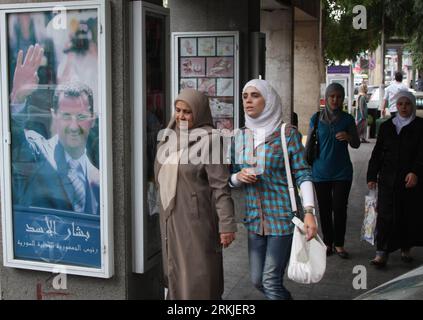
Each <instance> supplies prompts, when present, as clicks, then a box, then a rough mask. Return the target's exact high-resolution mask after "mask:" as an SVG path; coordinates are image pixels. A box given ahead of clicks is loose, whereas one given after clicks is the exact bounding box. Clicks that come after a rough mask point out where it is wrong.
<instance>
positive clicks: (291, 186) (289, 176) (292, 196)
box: [281, 123, 297, 216]
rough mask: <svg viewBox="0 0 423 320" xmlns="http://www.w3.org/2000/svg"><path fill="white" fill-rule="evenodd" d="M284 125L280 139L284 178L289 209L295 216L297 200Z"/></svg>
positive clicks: (283, 125) (284, 125)
mask: <svg viewBox="0 0 423 320" xmlns="http://www.w3.org/2000/svg"><path fill="white" fill-rule="evenodd" d="M285 127H286V123H284V124H282V127H281V140H282V149H283V158H284V160H285V170H286V178H287V179H288V190H289V198H290V200H291V209H292V213H293V214H294V215H295V216H296V215H297V201H296V199H295V189H294V184H293V182H292V174H291V166H290V164H289V155H288V146H287V144H286V135H285Z"/></svg>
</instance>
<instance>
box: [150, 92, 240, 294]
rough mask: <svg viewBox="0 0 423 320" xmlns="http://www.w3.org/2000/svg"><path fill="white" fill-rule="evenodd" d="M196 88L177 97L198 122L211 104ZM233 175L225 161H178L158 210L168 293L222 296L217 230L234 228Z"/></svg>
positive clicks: (220, 253) (218, 231)
mask: <svg viewBox="0 0 423 320" xmlns="http://www.w3.org/2000/svg"><path fill="white" fill-rule="evenodd" d="M192 94H193V95H194V96H196V95H197V93H195V92H189V94H188V95H187V93H186V92H185V94H181V95H180V96H179V97H178V99H177V100H184V101H187V102H188V104H189V105H190V106H191V108H192V109H193V114H194V122H195V120H198V119H199V118H204V110H206V109H204V108H206V107H207V109H208V104H207V105H206V106H204V105H201V103H200V105H198V103H197V102H196V101H198V99H197V100H196V99H192V97H191V95H192ZM200 98H201V97H200ZM199 100H202V99H199ZM205 101H207V100H205ZM204 103H205V102H204ZM202 108H203V109H202ZM208 113H210V111H209V109H208ZM197 115H198V118H197V119H196V117H197ZM207 117H210V118H211V115H207ZM155 169H156V177H157V174H158V172H157V171H158V170H160V166H159V165H157V163H156V167H155ZM229 177H230V173H229V168H228V166H226V165H223V164H218V165H216V164H198V165H193V164H183V165H181V164H179V165H178V178H177V184H176V195H175V198H174V201H173V204H172V206H171V208H172V209H171V210H164V209H163V208H161V213H160V227H161V236H162V252H163V268H164V276H165V281H166V285H167V287H168V296H167V299H172V300H173V299H177V300H186V299H187V300H188V299H189V300H192V299H196V300H200V299H201V300H205V299H220V298H221V295H222V293H223V263H222V246H221V244H220V236H219V233H225V232H235V231H236V223H235V217H234V209H233V201H232V199H231V196H230V189H229V186H228V181H229Z"/></svg>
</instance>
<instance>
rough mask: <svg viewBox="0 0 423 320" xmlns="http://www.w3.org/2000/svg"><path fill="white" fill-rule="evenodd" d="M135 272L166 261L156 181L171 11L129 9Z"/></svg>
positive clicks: (146, 6)
mask: <svg viewBox="0 0 423 320" xmlns="http://www.w3.org/2000/svg"><path fill="white" fill-rule="evenodd" d="M130 10H131V17H132V23H131V26H132V30H131V39H132V41H131V46H132V47H131V66H132V67H131V98H132V101H131V105H132V120H133V123H132V128H133V131H132V144H133V145H132V150H133V152H132V154H133V159H132V164H133V167H132V172H133V178H132V179H133V180H132V183H133V187H132V199H133V206H132V207H133V215H132V234H133V239H132V244H133V245H132V248H133V259H132V261H133V272H135V273H145V272H146V271H148V270H149V269H150V268H151V267H153V266H155V265H157V264H158V263H159V262H160V258H161V241H160V224H159V203H158V201H159V199H158V194H157V189H156V185H155V179H154V159H155V157H156V151H157V150H156V149H157V144H158V141H157V136H158V134H159V131H160V130H161V129H164V128H166V125H167V123H168V121H169V110H168V108H167V107H168V106H169V98H170V95H169V92H170V85H169V84H170V62H169V52H170V39H169V27H170V25H169V9H165V8H163V7H160V6H157V5H154V4H151V3H148V2H145V1H132V2H131V3H130Z"/></svg>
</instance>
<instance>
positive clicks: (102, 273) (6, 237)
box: [0, 0, 114, 278]
mask: <svg viewBox="0 0 423 320" xmlns="http://www.w3.org/2000/svg"><path fill="white" fill-rule="evenodd" d="M67 10H82V11H81V12H82V13H83V10H87V11H88V10H96V11H97V22H96V23H97V25H96V26H95V28H94V30H96V34H95V36H96V40H97V48H98V54H97V69H98V76H97V79H95V80H96V83H97V85H96V86H95V88H94V90H93V91H95V90H96V91H97V92H96V93H95V92H94V95H95V94H97V100H98V101H97V103H95V102H94V113H93V114H94V116H93V118H92V119H98V140H97V141H98V142H97V143H98V144H97V145H98V150H99V151H98V163H99V168H98V169H97V172H98V176H99V199H100V200H99V203H98V207H97V209H98V211H99V214H98V215H97V217H98V216H99V218H96V219H97V221H99V222H98V223H97V224H98V227H97V228H98V229H99V231H98V232H99V235H98V244H97V242H95V248H94V247H93V249H95V250H96V254H97V252H98V254H99V258H96V263H88V264H87V265H85V264H84V260H83V259H84V256H83V257H82V258H81V259H82V260H81V262H76V260H75V261H73V260H72V259H73V258H70V260H69V261H70V262H63V261H67V260H63V261H61V260H60V259H57V257H56V256H55V258H52V259H45V258H44V257H43V256H41V255H40V256H39V258H37V259H36V258H25V255H23V257H20V256H18V257H17V254H16V250H17V249H16V243H15V242H16V241H15V236H16V235H15V234H14V232H15V231H14V230H15V228H14V223H15V222H16V221H15V220H14V218H15V217H14V215H15V214H16V212H17V210H15V208H14V206H13V200H12V164H14V162H12V160H11V159H12V152H11V151H12V144H11V127H12V125H11V118H10V117H11V114H14V111H11V110H10V108H11V106H12V105H11V104H10V103H9V80H10V79H9V72H8V68H10V66H9V65H8V64H9V61H11V60H9V57H8V54H9V53H8V48H9V46H10V43H9V36H8V34H7V30H8V28H7V16H8V15H13V14H20V13H30V14H32V13H36V12H40V13H41V12H53V13H54V14H59V15H60V14H66V11H67ZM55 17H57V15H56V16H55ZM61 17H66V16H65V15H64V16H61ZM54 19H55V18H53V19H52V20H54ZM94 23H95V22H94ZM59 24H60V22H59ZM110 45H111V43H110V2H109V0H93V1H74V2H71V1H69V2H47V3H25V4H24V3H21V4H8V5H0V66H1V79H0V88H1V90H0V104H1V106H2V110H1V131H0V133H1V140H2V143H1V153H2V166H0V167H1V179H2V180H1V200H2V201H1V205H2V236H3V263H4V266H6V267H11V268H21V269H29V270H37V271H45V272H53V273H63V274H74V275H81V276H89V277H97V278H110V277H112V276H113V274H114V248H113V174H112V173H113V164H112V149H111V142H112V130H111V129H110V128H111V127H112V126H111V123H112V122H111V70H110V66H111V61H110V60H111V47H110ZM24 63H25V62H24ZM60 99H61V98H60ZM56 111H57V110H56ZM56 111H53V110H52V111H51V112H52V117H59V118H58V119H62V120H63V121H72V120H68V119H67V118H66V120H65V116H66V117H67V116H68V115H66V114H65V113H62V112H58V111H57V113H56ZM80 116H81V114H78V115H71V118H70V119H75V122H78V123H79V122H80V121H86V120H85V119H82V117H80ZM87 199H89V198H87ZM39 208H41V209H45V210H50V211H52V210H54V209H57V208H54V207H39ZM39 208H34V207H33V206H29V207H25V208H24V210H23V211H25V210H28V211H30V212H31V213H32V212H36V211H37V210H38V209H39ZM59 209H60V208H59ZM73 210H75V212H74V213H77V211H76V209H73ZM86 210H87V208H85V211H86ZM41 211H42V210H41ZM58 211H60V212H61V213H62V211H64V210H58ZM85 211H84V212H85ZM72 212H73V211H70V213H72ZM92 213H94V209H93V211H92ZM43 214H44V216H45V217H46V218H45V220H48V217H52V220H50V221H46V225H42V226H38V227H37V226H36V225H35V224H34V225H31V224H26V227H25V228H26V230H25V232H27V233H28V232H29V233H32V234H33V235H34V236H35V234H37V233H41V234H42V236H43V237H47V236H53V235H58V234H59V235H60V236H62V234H61V233H60V232H59V231H58V230H56V222H54V221H53V219H54V218H56V217H55V216H54V213H49V214H46V213H43ZM88 215H89V214H85V213H84V214H80V216H88ZM93 216H95V214H93ZM92 219H94V218H92ZM59 223H60V222H57V225H59ZM72 227H74V228H66V229H64V230H67V231H66V232H69V234H67V235H66V236H67V237H69V238H72V237H75V238H76V237H80V239H82V240H86V241H88V238H89V237H90V234H89V233H88V232H85V231H84V229H83V227H81V228H78V226H77V225H76V224H75V225H73V224H72ZM37 241H38V240H37ZM42 242H43V245H44V244H45V243H46V241H45V238H42ZM47 243H48V242H47ZM53 243H54V242H53ZM37 246H38V245H37ZM40 248H42V249H43V247H41V246H40ZM54 249H55V250H56V249H57V250H64V252H68V251H69V250H70V251H72V250H77V249H78V248H75V247H72V248H66V249H65V248H64V247H62V245H61V244H60V243H59V247H57V246H54ZM79 250H80V251H81V252H84V253H86V252H89V250H88V249H82V250H81V248H79ZM85 250H87V251H85ZM97 250H98V251H97ZM66 254H67V253H66ZM97 261H98V263H97Z"/></svg>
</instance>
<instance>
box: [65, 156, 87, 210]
mask: <svg viewBox="0 0 423 320" xmlns="http://www.w3.org/2000/svg"><path fill="white" fill-rule="evenodd" d="M68 165H69V171H68V177H69V180H70V181H71V183H72V186H73V191H74V192H73V199H72V206H73V210H74V211H76V212H84V209H85V183H84V175H83V174H82V172H81V166H80V164H79V162H78V161H77V160H74V159H71V160H69V162H68Z"/></svg>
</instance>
